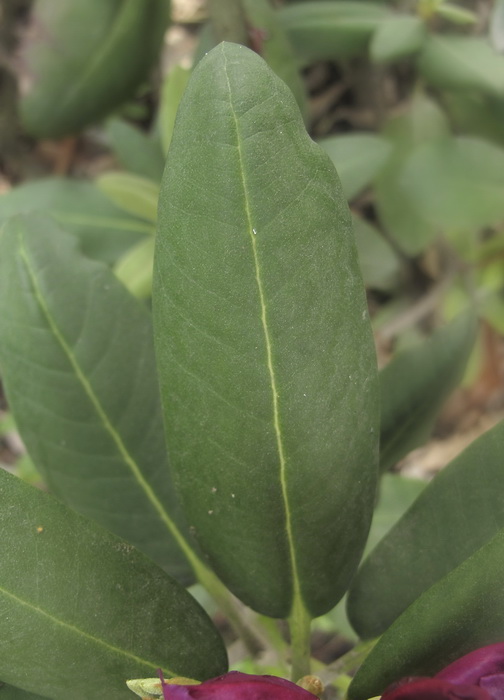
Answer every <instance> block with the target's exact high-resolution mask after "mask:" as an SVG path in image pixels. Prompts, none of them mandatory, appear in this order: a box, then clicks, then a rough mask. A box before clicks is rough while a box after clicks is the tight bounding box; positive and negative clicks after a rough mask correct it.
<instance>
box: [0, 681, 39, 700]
mask: <svg viewBox="0 0 504 700" xmlns="http://www.w3.org/2000/svg"><path fill="white" fill-rule="evenodd" d="M0 700H43V696H42V695H38V694H36V693H29V692H28V691H27V690H22V689H21V688H16V686H14V685H8V684H7V683H2V681H0Z"/></svg>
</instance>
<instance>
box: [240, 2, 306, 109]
mask: <svg viewBox="0 0 504 700" xmlns="http://www.w3.org/2000/svg"><path fill="white" fill-rule="evenodd" d="M242 2H243V7H244V10H245V17H246V20H247V25H248V31H249V36H250V39H249V46H250V48H252V49H254V51H256V52H257V53H258V54H259V55H260V56H262V57H263V58H264V60H265V61H266V63H267V64H268V65H269V67H270V68H271V69H272V70H273V71H274V72H275V73H276V74H277V75H278V77H279V78H281V79H282V80H283V81H284V83H286V85H288V87H289V88H290V89H291V91H292V94H293V95H294V97H295V98H296V102H297V103H298V107H299V109H300V111H301V114H302V115H303V117H305V118H306V116H307V110H308V105H307V100H306V88H305V85H304V82H303V79H302V77H301V75H300V72H299V66H298V62H297V60H296V58H295V56H294V50H293V48H292V46H291V43H290V41H289V38H288V36H287V32H286V31H285V29H284V27H283V26H282V24H281V22H280V20H279V16H278V11H277V10H275V9H273V7H272V6H271V3H270V2H269V0H242ZM254 37H255V39H256V40H255V42H254ZM254 43H255V45H254Z"/></svg>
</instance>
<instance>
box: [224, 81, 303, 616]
mask: <svg viewBox="0 0 504 700" xmlns="http://www.w3.org/2000/svg"><path fill="white" fill-rule="evenodd" d="M226 79H227V83H228V89H229V94H230V97H231V85H230V83H229V77H228V75H227V72H226ZM230 108H231V113H232V115H233V119H234V123H235V130H236V144H237V150H238V159H239V162H240V173H241V182H242V186H243V196H244V200H245V213H246V217H247V228H248V233H249V236H250V242H251V246H252V253H253V256H254V268H255V278H256V283H257V290H258V294H259V303H260V307H261V324H262V328H263V333H264V341H265V346H266V364H267V367H268V374H269V378H270V385H271V394H272V403H273V427H274V431H275V438H276V444H277V452H278V460H279V465H280V486H281V491H282V500H283V503H284V510H285V530H286V533H287V542H288V547H289V556H290V560H291V566H292V579H293V609H296V608H299V607H301V608H304V605H303V603H302V599H301V586H300V582H299V573H298V569H297V557H296V549H295V546H294V536H293V531H292V517H291V509H290V505H289V495H288V490H287V457H286V454H285V447H284V443H283V436H282V428H281V424H280V406H279V392H278V387H277V380H276V376H275V367H274V364H273V348H272V343H271V333H270V330H269V324H268V305H267V302H266V295H265V293H264V284H263V281H262V274H261V266H260V263H259V255H258V250H257V236H258V232H257V230H256V228H255V226H254V222H253V217H252V212H251V210H250V198H249V194H248V184H247V175H246V169H245V167H244V159H243V150H242V142H241V138H240V128H239V122H238V117H237V115H236V112H235V110H234V108H233V104H232V100H231V99H230ZM259 235H260V232H259Z"/></svg>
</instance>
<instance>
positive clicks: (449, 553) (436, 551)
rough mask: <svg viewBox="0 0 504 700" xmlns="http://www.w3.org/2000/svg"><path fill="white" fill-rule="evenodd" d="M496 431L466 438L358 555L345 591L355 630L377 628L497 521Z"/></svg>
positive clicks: (499, 429)
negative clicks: (358, 564)
mask: <svg viewBox="0 0 504 700" xmlns="http://www.w3.org/2000/svg"><path fill="white" fill-rule="evenodd" d="M503 439H504V423H500V424H499V425H498V426H496V427H495V428H493V429H492V430H490V431H489V432H487V433H486V434H485V435H483V436H482V437H480V438H479V439H478V440H476V441H475V442H474V443H473V444H472V445H470V446H469V447H468V448H467V449H466V450H465V451H464V452H463V453H462V454H461V455H460V456H459V457H457V458H456V459H455V460H453V461H452V462H451V463H450V465H449V466H448V467H446V468H445V469H444V470H443V471H441V472H440V473H439V474H438V475H437V476H436V478H435V479H434V480H433V481H432V482H431V483H430V484H429V486H428V487H427V488H426V489H425V491H424V492H423V493H422V494H421V496H420V497H419V498H418V500H417V501H416V502H415V503H414V504H413V506H412V507H411V508H410V509H409V510H408V511H407V513H406V514H405V515H404V516H403V518H402V519H401V520H400V521H399V522H398V523H397V525H396V526H395V527H394V528H393V529H392V530H391V531H390V532H389V533H388V535H387V536H386V537H385V539H384V540H382V542H381V543H380V544H379V545H378V546H377V547H376V549H374V550H373V552H372V553H371V554H370V556H369V558H368V559H367V560H365V562H364V564H363V565H362V567H361V569H360V570H359V573H358V574H357V577H356V579H355V580H354V583H353V585H352V588H351V593H350V599H349V601H350V602H349V611H350V617H351V620H352V622H353V624H354V626H355V628H356V629H357V631H358V632H359V634H361V635H362V636H365V637H374V636H376V635H378V634H381V633H382V632H383V631H385V630H386V629H387V627H388V626H389V625H390V624H391V623H392V622H393V621H394V620H395V619H396V618H397V617H398V616H399V615H400V614H401V613H402V612H403V611H404V610H405V609H406V608H407V607H408V605H410V604H411V603H413V602H414V601H415V599H417V598H418V597H419V596H420V595H421V594H422V593H423V592H424V591H426V590H427V589H428V588H429V587H430V586H432V585H433V584H435V583H436V582H437V581H438V580H439V579H441V578H442V577H443V576H445V575H446V574H448V573H449V572H450V571H451V570H452V569H454V568H455V567H457V566H458V565H459V564H461V563H462V562H463V561H464V560H465V559H467V558H468V557H469V556H471V555H472V554H473V553H474V552H475V551H476V550H477V549H478V548H479V547H481V546H483V545H485V544H486V543H487V542H488V541H489V540H490V539H491V538H492V537H493V536H494V535H495V534H496V532H497V531H498V530H499V528H502V527H504V474H503V470H502V444H503ZM476 597H479V595H477V596H476Z"/></svg>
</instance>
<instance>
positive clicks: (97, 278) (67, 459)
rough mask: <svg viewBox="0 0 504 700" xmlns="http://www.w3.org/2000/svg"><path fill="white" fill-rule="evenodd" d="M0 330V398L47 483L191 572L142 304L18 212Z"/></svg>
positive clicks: (3, 258) (3, 278)
mask: <svg viewBox="0 0 504 700" xmlns="http://www.w3.org/2000/svg"><path fill="white" fill-rule="evenodd" d="M0 337H1V339H2V342H1V343H0V366H1V372H2V380H3V382H4V386H5V389H6V393H7V397H8V401H9V403H10V407H11V409H12V412H13V415H14V417H15V420H16V424H17V426H18V428H19V431H20V433H21V436H22V438H23V440H24V442H25V444H26V446H27V448H28V451H29V453H30V456H31V457H32V459H33V461H34V463H35V465H36V467H37V468H38V469H39V471H40V472H41V473H42V475H43V477H44V478H45V479H46V481H47V483H48V485H49V486H50V488H51V490H52V491H53V492H54V493H55V494H56V495H57V496H58V497H60V498H62V499H63V500H64V501H65V502H66V503H67V504H68V505H70V506H71V507H72V508H74V509H75V510H78V511H79V512H81V513H84V514H85V515H87V516H89V517H92V518H94V519H95V520H97V521H98V522H100V523H101V524H102V525H103V526H104V527H107V528H108V529H109V530H111V531H112V532H115V533H116V534H118V535H120V536H121V537H124V538H126V539H127V540H128V541H130V542H132V543H133V544H135V546H137V547H139V549H141V550H142V551H144V552H145V553H146V554H148V555H149V556H150V557H152V558H153V559H154V560H155V561H156V562H158V563H159V564H160V565H161V566H163V567H166V570H167V571H168V572H169V573H170V574H172V575H174V576H176V577H177V578H179V579H180V580H183V581H184V582H189V581H191V580H192V571H191V568H190V566H189V564H188V561H187V559H186V557H185V556H184V554H183V553H182V551H181V549H180V543H183V544H182V546H185V547H186V548H187V550H189V545H187V544H184V543H185V542H186V540H184V538H183V537H182V535H181V534H180V529H183V519H182V518H181V517H180V507H179V505H178V499H177V497H176V495H175V493H174V490H173V487H172V485H171V476H170V470H169V467H168V462H167V458H166V448H165V442H164V438H163V424H162V418H161V403H160V399H159V390H158V384H157V377H156V372H155V361H154V349H153V341H152V325H151V317H150V314H149V312H148V310H147V309H146V308H145V307H144V306H143V305H142V304H141V303H140V302H139V301H137V300H136V299H134V298H133V297H132V296H131V295H130V294H128V292H127V291H126V290H125V289H124V287H123V285H122V284H121V283H120V282H119V281H118V280H117V279H116V278H115V276H114V274H113V273H112V272H111V270H109V269H108V268H107V267H106V266H105V265H103V264H102V263H99V262H96V261H93V260H89V259H88V258H85V257H84V256H83V255H81V254H80V253H79V252H78V250H77V248H76V245H75V239H74V238H73V237H72V236H69V235H67V234H65V233H64V232H62V231H61V230H60V229H59V227H58V226H57V224H55V223H54V222H53V221H51V220H50V219H46V218H43V217H41V216H35V215H32V216H19V217H15V218H13V219H11V220H10V221H9V222H8V223H7V224H6V225H5V226H4V228H3V229H2V233H1V234H0ZM175 521H176V523H177V525H176V524H175Z"/></svg>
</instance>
